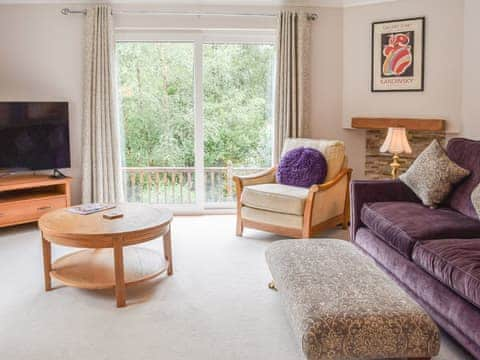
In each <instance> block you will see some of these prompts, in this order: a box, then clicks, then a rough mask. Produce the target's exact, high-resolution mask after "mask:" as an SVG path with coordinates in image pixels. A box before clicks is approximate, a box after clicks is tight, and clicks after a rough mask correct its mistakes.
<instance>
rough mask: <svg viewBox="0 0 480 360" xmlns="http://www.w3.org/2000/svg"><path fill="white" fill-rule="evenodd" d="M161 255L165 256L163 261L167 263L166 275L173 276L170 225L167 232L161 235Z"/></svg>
mask: <svg viewBox="0 0 480 360" xmlns="http://www.w3.org/2000/svg"><path fill="white" fill-rule="evenodd" d="M163 253H164V255H165V260H167V261H168V268H167V275H169V276H170V275H173V259H172V236H171V232H170V225H169V226H168V231H167V232H166V233H165V235H163Z"/></svg>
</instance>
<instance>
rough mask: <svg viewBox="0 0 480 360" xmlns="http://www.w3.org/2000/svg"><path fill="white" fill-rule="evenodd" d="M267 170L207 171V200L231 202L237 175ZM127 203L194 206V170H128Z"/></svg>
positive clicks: (192, 168)
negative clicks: (234, 180) (234, 178)
mask: <svg viewBox="0 0 480 360" xmlns="http://www.w3.org/2000/svg"><path fill="white" fill-rule="evenodd" d="M263 170H265V169H264V168H235V167H233V166H232V165H231V164H230V163H227V166H226V167H207V168H205V200H206V202H207V203H228V202H233V201H234V200H235V185H234V184H233V176H234V175H249V174H254V173H258V172H260V171H263ZM123 171H124V176H125V181H126V197H127V200H128V201H132V202H144V203H152V204H179V205H180V204H184V205H187V204H194V203H195V202H196V197H195V168H194V167H125V168H123Z"/></svg>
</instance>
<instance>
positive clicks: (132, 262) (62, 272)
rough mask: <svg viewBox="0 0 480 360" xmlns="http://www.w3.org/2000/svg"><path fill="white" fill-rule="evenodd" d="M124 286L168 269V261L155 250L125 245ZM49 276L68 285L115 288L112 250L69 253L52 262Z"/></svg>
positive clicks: (95, 288)
mask: <svg viewBox="0 0 480 360" xmlns="http://www.w3.org/2000/svg"><path fill="white" fill-rule="evenodd" d="M123 261H124V278H125V285H126V286H129V285H135V284H138V283H140V282H144V281H147V280H150V279H153V278H155V277H157V276H159V275H160V274H162V273H164V272H166V271H167V268H168V260H165V258H164V256H163V254H160V253H158V252H156V251H154V250H151V249H147V248H142V247H137V246H135V247H134V246H130V247H124V248H123ZM50 275H51V276H52V277H53V278H55V279H57V280H59V281H60V282H62V283H63V284H65V285H68V286H73V287H77V288H82V289H90V290H98V289H108V288H114V287H115V265H114V254H113V249H94V250H92V249H88V250H81V251H77V252H74V253H71V254H67V255H65V256H63V257H61V258H59V259H57V260H56V261H55V262H54V263H53V265H52V271H51V272H50Z"/></svg>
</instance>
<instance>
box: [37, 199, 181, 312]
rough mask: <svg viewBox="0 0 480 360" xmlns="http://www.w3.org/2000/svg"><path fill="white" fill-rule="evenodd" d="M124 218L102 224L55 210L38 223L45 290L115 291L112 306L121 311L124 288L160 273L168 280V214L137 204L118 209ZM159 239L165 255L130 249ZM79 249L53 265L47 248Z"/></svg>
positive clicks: (96, 215) (97, 218)
mask: <svg viewBox="0 0 480 360" xmlns="http://www.w3.org/2000/svg"><path fill="white" fill-rule="evenodd" d="M115 210H120V211H121V212H122V213H123V217H121V218H117V219H105V218H104V217H103V214H104V213H105V212H106V211H108V210H106V211H101V212H97V213H94V214H90V215H79V214H73V213H71V212H69V211H68V210H67V209H60V210H55V211H52V212H49V213H47V214H45V215H43V216H42V217H41V218H40V220H39V221H38V225H39V227H40V230H41V232H42V249H43V266H44V276H45V290H46V291H48V290H51V289H52V284H51V278H52V277H53V278H55V279H57V280H59V281H60V282H62V283H63V284H65V285H68V286H74V287H78V288H83V289H106V288H115V295H116V298H117V306H118V307H122V306H125V304H126V303H125V288H126V286H128V285H133V284H138V283H140V282H143V281H147V280H149V279H152V278H154V277H156V276H158V275H160V274H162V273H163V272H165V271H166V272H167V274H168V275H172V274H173V267H172V245H171V238H170V223H171V221H172V218H173V215H172V212H171V211H169V210H165V209H157V208H153V207H151V206H147V205H141V204H120V205H117V207H116V208H115ZM160 236H163V250H164V254H159V253H158V252H156V251H153V250H150V249H146V248H142V247H138V246H130V245H135V244H140V243H143V242H146V241H150V240H153V239H155V238H158V237H160ZM52 243H55V244H58V245H62V246H69V247H75V248H84V249H85V250H80V251H76V252H74V253H71V254H68V255H65V256H63V257H61V258H59V259H57V260H56V261H55V262H54V263H53V264H52V255H51V244H52Z"/></svg>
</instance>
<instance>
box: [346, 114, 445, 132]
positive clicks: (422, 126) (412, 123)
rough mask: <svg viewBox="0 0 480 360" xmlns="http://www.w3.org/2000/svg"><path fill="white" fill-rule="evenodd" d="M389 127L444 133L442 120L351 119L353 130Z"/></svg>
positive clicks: (443, 121)
mask: <svg viewBox="0 0 480 360" xmlns="http://www.w3.org/2000/svg"><path fill="white" fill-rule="evenodd" d="M389 127H403V128H406V129H408V130H420V131H444V130H445V120H442V119H413V118H412V119H410V118H368V117H354V118H352V128H354V129H387V128H389Z"/></svg>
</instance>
